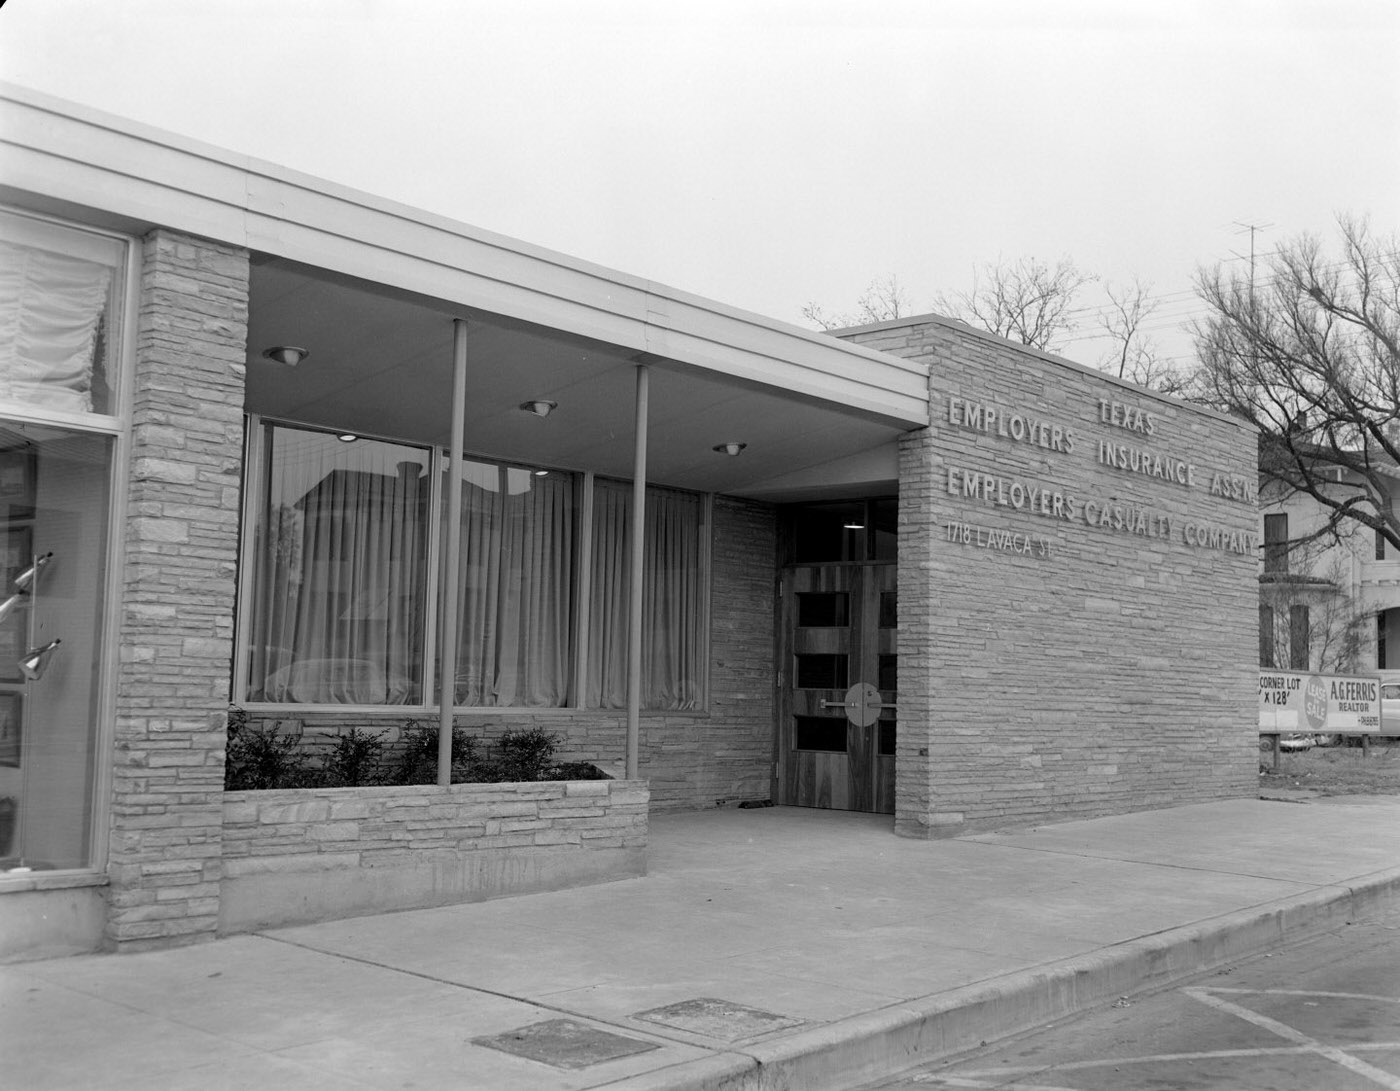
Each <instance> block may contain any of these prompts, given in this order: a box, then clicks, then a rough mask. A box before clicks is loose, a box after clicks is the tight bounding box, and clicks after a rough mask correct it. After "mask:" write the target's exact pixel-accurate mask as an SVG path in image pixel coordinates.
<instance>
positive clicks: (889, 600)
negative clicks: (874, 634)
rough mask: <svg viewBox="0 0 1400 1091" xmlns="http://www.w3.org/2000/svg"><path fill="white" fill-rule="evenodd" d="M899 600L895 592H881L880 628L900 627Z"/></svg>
mask: <svg viewBox="0 0 1400 1091" xmlns="http://www.w3.org/2000/svg"><path fill="white" fill-rule="evenodd" d="M898 605H899V598H898V596H897V595H896V594H895V593H894V592H893V591H881V592H880V628H882V629H895V628H898V627H899V609H898Z"/></svg>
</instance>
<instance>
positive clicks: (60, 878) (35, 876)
mask: <svg viewBox="0 0 1400 1091" xmlns="http://www.w3.org/2000/svg"><path fill="white" fill-rule="evenodd" d="M108 882H109V880H108V878H107V876H106V875H105V874H104V873H103V872H100V871H30V872H20V873H19V874H15V872H14V871H13V870H11V871H0V894H17V893H19V892H20V891H23V890H71V889H73V888H74V887H83V886H106V885H107V884H108Z"/></svg>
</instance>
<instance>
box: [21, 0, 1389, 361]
mask: <svg viewBox="0 0 1400 1091" xmlns="http://www.w3.org/2000/svg"><path fill="white" fill-rule="evenodd" d="M0 78H3V79H5V80H7V81H9V82H12V83H17V84H21V85H24V86H27V87H31V88H34V89H37V90H40V91H44V92H48V93H50V94H54V95H59V96H62V97H64V98H69V99H73V100H76V101H78V102H82V103H85V104H88V105H91V106H96V107H100V108H102V109H104V110H108V111H111V112H113V113H116V114H120V115H124V116H127V117H130V118H134V119H137V120H139V121H142V122H145V123H148V124H151V125H155V126H159V127H161V128H164V129H169V130H173V131H175V132H178V133H183V134H186V135H189V136H193V137H196V138H198V139H200V140H203V141H207V142H209V143H212V144H216V145H219V146H222V147H225V148H229V149H231V150H234V151H238V152H243V153H246V154H249V155H253V156H257V157H259V158H263V159H268V160H271V161H273V162H276V163H281V164H284V165H286V166H290V167H294V168H296V169H298V170H302V171H306V172H308V173H311V174H315V175H319V176H322V177H324V178H328V179H331V180H333V181H336V182H339V183H342V184H345V185H349V186H353V187H355V188H358V189H362V190H366V191H369V192H371V193H375V194H378V195H381V196H385V197H390V198H393V199H396V200H399V201H403V202H406V203H408V204H412V205H416V206H419V207H421V208H425V209H430V210H432V211H434V212H439V213H443V214H445V215H448V216H451V217H453V218H454V219H458V220H462V221H465V222H467V223H470V224H474V225H477V226H479V227H484V228H489V229H491V230H494V231H499V232H503V233H505V234H507V235H512V236H515V237H517V238H520V239H525V240H528V241H530V242H532V243H536V244H539V245H542V246H546V247H550V248H552V249H555V250H560V251H563V252H565V253H567V254H571V255H574V256H576V257H580V258H584V259H586V260H589V261H593V262H597V263H600V264H603V265H607V266H611V267H614V268H618V269H621V270H624V271H626V272H629V273H633V274H636V275H640V276H645V277H650V278H652V279H655V280H658V281H661V282H663V283H666V284H669V285H672V286H674V287H677V288H681V289H684V290H687V291H692V292H697V293H699V294H701V295H705V296H710V297H712V298H715V299H718V300H722V301H724V302H726V303H730V304H734V305H736V306H739V307H743V308H746V309H748V310H753V311H757V312H760V313H763V314H767V315H770V316H773V317H775V318H780V319H783V320H786V321H790V322H795V323H799V324H800V323H801V322H802V318H801V308H802V306H803V304H804V303H807V302H811V301H815V302H818V303H820V304H822V305H824V306H825V307H826V308H827V309H829V310H834V311H841V310H846V309H850V308H851V307H853V305H854V302H855V300H856V298H857V297H858V296H859V295H860V294H861V292H862V291H863V289H864V288H865V286H866V285H867V284H869V283H870V282H871V280H872V279H874V278H876V277H882V276H886V275H888V274H896V275H897V276H898V277H899V279H900V281H901V282H902V284H903V285H904V287H905V288H906V290H907V292H908V294H909V296H910V298H911V301H912V302H913V303H914V304H915V306H916V308H917V309H920V310H924V309H929V307H930V304H931V301H932V297H933V296H934V294H935V293H936V292H939V291H956V290H959V289H964V288H967V287H969V286H970V284H971V282H972V274H973V270H974V268H975V267H977V266H979V265H981V264H983V263H986V262H992V261H997V260H998V259H1004V260H1014V259H1016V258H1020V257H1022V256H1034V257H1038V258H1040V259H1043V260H1045V261H1047V262H1051V263H1053V262H1054V261H1055V260H1057V259H1058V258H1060V257H1062V256H1069V257H1072V258H1073V259H1074V260H1075V261H1076V262H1077V263H1078V264H1079V265H1080V266H1081V267H1083V268H1084V269H1086V270H1088V271H1091V272H1094V273H1097V274H1099V275H1101V276H1102V277H1104V278H1107V279H1111V280H1120V281H1121V280H1125V279H1127V278H1130V277H1132V276H1133V275H1137V276H1139V277H1141V278H1143V279H1144V280H1147V281H1150V282H1152V284H1153V285H1154V288H1155V293H1156V294H1157V295H1158V296H1159V297H1160V298H1161V301H1162V306H1161V309H1160V311H1159V314H1158V317H1157V318H1156V320H1155V321H1154V323H1153V325H1154V327H1156V328H1157V330H1158V335H1159V337H1160V339H1161V342H1162V345H1163V347H1164V348H1165V349H1166V350H1167V351H1168V352H1169V353H1171V354H1180V353H1181V352H1183V351H1185V350H1186V345H1187V342H1186V341H1185V339H1184V338H1182V337H1181V336H1180V335H1178V334H1174V333H1173V327H1174V326H1175V325H1176V324H1177V323H1178V322H1179V321H1180V320H1181V319H1182V318H1183V317H1185V316H1187V315H1189V314H1190V313H1192V312H1196V313H1199V307H1198V305H1197V304H1196V302H1195V300H1194V297H1193V295H1192V293H1191V279H1192V275H1193V273H1194V271H1195V269H1196V267H1197V266H1198V265H1200V264H1203V263H1204V264H1213V263H1215V262H1217V261H1221V260H1230V259H1231V258H1232V256H1234V255H1243V254H1248V252H1249V245H1250V237H1249V233H1248V231H1247V230H1245V229H1244V228H1243V227H1242V226H1241V225H1248V224H1254V225H1259V226H1260V227H1261V228H1262V230H1261V231H1259V232H1258V234H1257V236H1256V245H1257V247H1258V249H1259V250H1260V251H1261V252H1263V251H1267V250H1268V249H1270V248H1271V247H1273V246H1275V245H1277V244H1278V243H1279V242H1280V241H1281V240H1283V239H1286V238H1288V237H1291V236H1294V235H1296V234H1297V233H1299V232H1301V231H1312V232H1316V233H1321V234H1326V233H1328V232H1329V230H1330V227H1331V225H1332V222H1333V219H1334V215H1335V214H1336V213H1337V212H1346V211H1350V212H1357V213H1366V214H1369V215H1370V216H1371V218H1372V222H1373V225H1374V226H1375V227H1376V228H1378V229H1381V230H1382V231H1384V232H1386V233H1389V232H1392V231H1395V230H1396V229H1397V227H1400V3H1397V2H1396V0H1318V2H1302V0H1258V2H1241V0H1202V2H1195V0H1131V2H1129V0H1112V2H1110V0H918V2H909V3H906V2H902V0H863V2H847V0H836V2H822V0H795V2H786V0H750V2H747V3H740V2H736V0H538V2H536V0H452V2H448V0H275V2H274V0H121V2H110V3H98V2H94V0H8V2H7V3H5V4H4V6H3V8H0ZM1098 298H1099V296H1098V295H1097V293H1091V294H1089V295H1086V297H1085V303H1086V304H1088V303H1093V302H1097V301H1098ZM1098 351H1100V347H1096V346H1094V345H1092V344H1091V343H1087V342H1080V343H1071V344H1067V345H1066V346H1065V353H1066V355H1069V356H1071V357H1072V358H1075V359H1080V360H1082V361H1083V362H1086V363H1092V362H1094V361H1093V359H1092V357H1093V356H1094V355H1095V353H1096V352H1098Z"/></svg>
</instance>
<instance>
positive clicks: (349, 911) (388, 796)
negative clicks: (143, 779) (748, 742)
mask: <svg viewBox="0 0 1400 1091" xmlns="http://www.w3.org/2000/svg"><path fill="white" fill-rule="evenodd" d="M648 801H649V791H648V788H647V783H646V782H645V781H638V780H584V781H543V782H538V783H522V784H454V785H452V786H450V787H447V788H442V787H438V786H436V785H415V786H410V787H392V788H309V789H288V790H280V791H268V792H226V793H225V794H224V826H223V880H222V882H221V884H220V891H219V931H220V932H221V933H223V934H228V933H233V932H247V931H251V930H253V929H258V928H271V927H276V926H278V925H287V924H305V923H310V922H313V921H321V920H330V919H333V918H336V917H352V916H360V915H363V914H367V913H381V912H385V911H387V910H392V909H417V908H424V907H427V906H434V905H448V904H453V903H457V902H471V901H482V900H484V899H487V898H498V897H502V896H506V895H511V894H531V893H536V892H539V891H544V890H559V889H563V888H566V887H573V886H583V885H587V884H590V883H601V882H608V881H611V880H613V879H624V878H631V877H633V876H638V875H643V874H645V873H646V840H647V806H648Z"/></svg>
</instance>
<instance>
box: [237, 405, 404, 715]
mask: <svg viewBox="0 0 1400 1091" xmlns="http://www.w3.org/2000/svg"><path fill="white" fill-rule="evenodd" d="M265 435H266V447H265V450H266V456H265V466H266V477H265V480H264V483H263V484H264V487H263V491H262V496H261V498H260V499H261V506H260V507H259V510H258V512H257V515H256V528H255V543H254V553H255V561H256V569H257V571H256V576H255V581H256V583H255V588H254V602H253V611H252V633H251V636H250V639H249V657H248V663H249V670H248V697H249V699H250V700H253V701H272V702H296V703H310V704H357V705H398V704H416V703H419V702H420V701H421V700H422V679H423V638H424V625H423V620H424V592H425V588H426V580H427V518H428V504H427V500H428V493H429V488H428V476H427V470H428V452H427V451H425V450H423V449H421V448H416V447H408V446H403V445H400V444H394V443H383V442H379V441H376V440H365V439H362V440H359V441H357V442H355V443H342V442H340V441H339V440H337V439H336V437H335V436H333V435H328V434H325V433H322V432H309V431H304V430H301V429H295V428H285V427H280V426H271V427H269V428H268V429H267V431H266V433H265Z"/></svg>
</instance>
